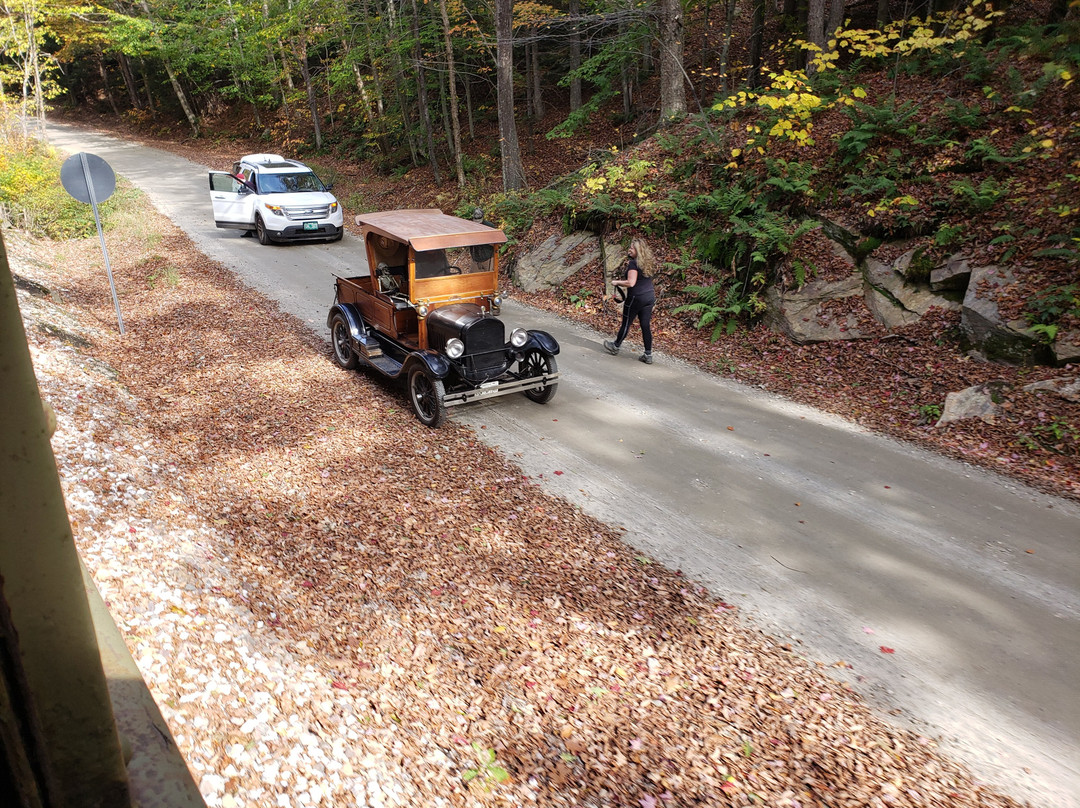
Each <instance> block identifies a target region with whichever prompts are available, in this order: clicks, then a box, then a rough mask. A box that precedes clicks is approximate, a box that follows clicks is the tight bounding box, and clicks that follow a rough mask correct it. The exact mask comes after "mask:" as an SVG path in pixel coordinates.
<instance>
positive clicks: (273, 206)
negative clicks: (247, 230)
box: [266, 205, 285, 216]
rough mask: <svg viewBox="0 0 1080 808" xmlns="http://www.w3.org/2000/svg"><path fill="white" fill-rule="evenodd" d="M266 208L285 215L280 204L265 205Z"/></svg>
mask: <svg viewBox="0 0 1080 808" xmlns="http://www.w3.org/2000/svg"><path fill="white" fill-rule="evenodd" d="M266 209H267V210H268V211H270V212H271V213H273V214H275V215H277V216H284V215H285V214H284V213H283V212H282V210H281V205H267V206H266Z"/></svg>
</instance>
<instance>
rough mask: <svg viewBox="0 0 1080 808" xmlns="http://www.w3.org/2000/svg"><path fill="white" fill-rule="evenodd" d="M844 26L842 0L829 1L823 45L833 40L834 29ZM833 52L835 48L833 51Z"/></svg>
mask: <svg viewBox="0 0 1080 808" xmlns="http://www.w3.org/2000/svg"><path fill="white" fill-rule="evenodd" d="M843 24H844V0H829V22H828V23H827V24H826V26H825V43H826V44H828V42H829V40H831V39H832V38H833V35H834V34H835V33H836V29H837V28H839V27H840V26H841V25H843ZM833 50H835V48H834V49H833Z"/></svg>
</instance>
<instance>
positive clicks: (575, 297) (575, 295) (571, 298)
mask: <svg viewBox="0 0 1080 808" xmlns="http://www.w3.org/2000/svg"><path fill="white" fill-rule="evenodd" d="M563 295H564V297H565V298H566V300H567V302H568V303H569V304H570V305H571V306H574V307H575V308H581V307H582V306H585V305H587V304H588V303H589V301H590V300H591V299H592V298H593V297H595V293H594V292H593V291H592V289H586V288H585V287H581V288H580V289H578V290H577V291H576V292H564V293H563Z"/></svg>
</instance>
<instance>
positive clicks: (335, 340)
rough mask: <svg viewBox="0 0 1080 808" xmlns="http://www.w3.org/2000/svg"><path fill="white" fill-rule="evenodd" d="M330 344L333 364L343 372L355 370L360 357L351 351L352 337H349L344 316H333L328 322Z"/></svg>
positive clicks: (347, 325)
mask: <svg viewBox="0 0 1080 808" xmlns="http://www.w3.org/2000/svg"><path fill="white" fill-rule="evenodd" d="M330 344H331V345H332V346H333V348H334V362H335V363H336V364H337V365H338V367H340V368H343V369H345V370H356V368H357V367H358V366H359V364H360V357H359V356H357V355H356V351H355V350H353V345H352V337H350V336H349V324H348V323H347V322H346V321H345V316H344V315H342V314H335V315H334V317H333V319H332V320H331V321H330Z"/></svg>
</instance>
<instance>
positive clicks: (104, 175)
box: [60, 152, 124, 335]
mask: <svg viewBox="0 0 1080 808" xmlns="http://www.w3.org/2000/svg"><path fill="white" fill-rule="evenodd" d="M60 182H61V184H62V185H63V186H64V190H66V191H67V192H68V193H69V194H71V195H72V196H73V197H75V199H77V200H79V201H80V202H86V203H89V205H90V207H92V208H93V210H94V223H95V224H96V225H97V232H98V239H100V240H101V252H102V255H104V256H105V274H106V275H108V276H109V289H110V290H111V291H112V299H113V303H114V304H115V305H116V322H117V323H119V325H120V334H121V335H122V334H123V333H124V318H123V316H121V314H120V299H119V298H118V297H117V296H116V283H115V282H114V281H113V274H112V266H111V265H110V264H109V251H108V249H106V247H105V233H104V231H103V230H102V229H101V216H99V215H98V202H99V201H100V202H104V201H105V200H106V199H108V198H109V197H110V196H112V192H113V191H114V190H116V174H114V173H113V170H112V167H111V166H110V165H109V164H108V163H106V162H105V161H104V160H102V159H101V158H100V157H98V156H97V155H96V154H87V153H86V152H79V153H78V154H73V155H71V157H69V158H68V159H67V160H65V161H64V165H62V166H61V167H60Z"/></svg>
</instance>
